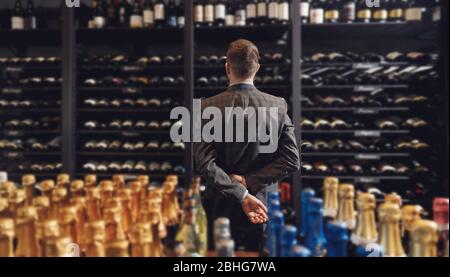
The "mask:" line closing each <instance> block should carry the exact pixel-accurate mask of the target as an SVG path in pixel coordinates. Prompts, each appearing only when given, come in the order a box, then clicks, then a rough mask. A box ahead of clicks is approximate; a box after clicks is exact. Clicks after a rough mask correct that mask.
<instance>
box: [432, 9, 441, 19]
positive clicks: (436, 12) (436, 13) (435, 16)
mask: <svg viewBox="0 0 450 277" xmlns="http://www.w3.org/2000/svg"><path fill="white" fill-rule="evenodd" d="M431 19H432V20H433V21H440V20H441V7H440V6H438V7H436V8H434V10H433V15H432V17H431Z"/></svg>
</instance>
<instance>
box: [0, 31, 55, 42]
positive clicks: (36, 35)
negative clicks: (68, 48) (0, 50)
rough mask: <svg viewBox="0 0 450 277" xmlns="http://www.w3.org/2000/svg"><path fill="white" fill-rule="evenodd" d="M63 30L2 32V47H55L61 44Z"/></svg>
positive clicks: (0, 39) (0, 34)
mask: <svg viewBox="0 0 450 277" xmlns="http://www.w3.org/2000/svg"><path fill="white" fill-rule="evenodd" d="M61 37H62V35H61V30H59V29H36V30H1V29H0V46H21V45H25V46H28V45H33V46H53V45H60V44H61Z"/></svg>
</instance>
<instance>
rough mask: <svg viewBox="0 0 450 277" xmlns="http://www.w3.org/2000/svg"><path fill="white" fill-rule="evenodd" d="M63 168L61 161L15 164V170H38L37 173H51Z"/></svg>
mask: <svg viewBox="0 0 450 277" xmlns="http://www.w3.org/2000/svg"><path fill="white" fill-rule="evenodd" d="M61 169H62V163H60V162H48V163H42V162H23V163H19V164H17V165H15V167H14V171H19V172H36V173H50V172H58V171H61Z"/></svg>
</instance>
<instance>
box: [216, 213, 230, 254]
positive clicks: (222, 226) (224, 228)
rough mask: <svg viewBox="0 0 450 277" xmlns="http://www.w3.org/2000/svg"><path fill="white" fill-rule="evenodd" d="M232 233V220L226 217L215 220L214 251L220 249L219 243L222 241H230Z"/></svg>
mask: <svg viewBox="0 0 450 277" xmlns="http://www.w3.org/2000/svg"><path fill="white" fill-rule="evenodd" d="M230 238H231V231H230V220H229V219H228V218H226V217H218V218H216V220H214V232H213V239H214V249H216V250H218V249H219V243H220V241H221V240H224V239H230Z"/></svg>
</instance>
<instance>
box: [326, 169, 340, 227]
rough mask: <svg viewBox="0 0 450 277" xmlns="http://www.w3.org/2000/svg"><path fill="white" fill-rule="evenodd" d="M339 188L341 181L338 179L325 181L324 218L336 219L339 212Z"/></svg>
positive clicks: (329, 178) (327, 178)
mask: <svg viewBox="0 0 450 277" xmlns="http://www.w3.org/2000/svg"><path fill="white" fill-rule="evenodd" d="M338 188H339V179H338V178H336V177H326V178H325V179H324V181H323V206H324V207H323V216H324V217H325V218H330V219H335V218H336V216H337V212H338V207H339V202H338Z"/></svg>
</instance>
